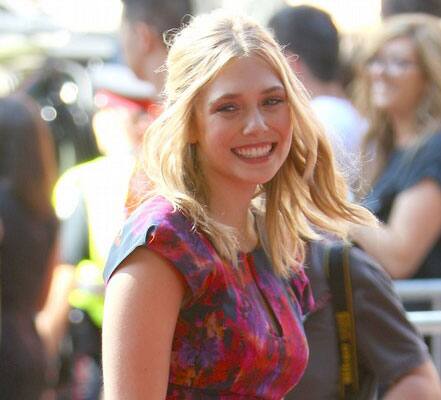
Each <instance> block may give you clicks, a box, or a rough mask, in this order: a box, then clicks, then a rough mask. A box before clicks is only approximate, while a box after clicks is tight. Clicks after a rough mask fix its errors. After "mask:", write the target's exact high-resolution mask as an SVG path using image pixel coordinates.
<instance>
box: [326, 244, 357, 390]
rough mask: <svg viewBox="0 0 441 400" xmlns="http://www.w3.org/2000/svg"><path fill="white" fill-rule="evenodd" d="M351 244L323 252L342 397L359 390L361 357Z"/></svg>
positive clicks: (340, 245)
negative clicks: (357, 331) (356, 329)
mask: <svg viewBox="0 0 441 400" xmlns="http://www.w3.org/2000/svg"><path fill="white" fill-rule="evenodd" d="M350 248H351V245H349V244H346V243H343V242H341V243H333V244H332V245H330V246H328V247H327V249H326V251H325V255H324V265H325V271H326V274H327V276H328V280H329V287H330V289H331V295H332V305H333V308H334V316H335V323H336V326H337V335H338V344H339V354H340V399H348V398H350V397H351V396H354V395H356V394H357V393H358V391H359V389H360V387H359V379H358V378H359V377H358V359H357V341H356V334H355V320H354V310H353V307H352V306H353V303H352V282H351V271H350V263H349V250H350Z"/></svg>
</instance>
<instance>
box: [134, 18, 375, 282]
mask: <svg viewBox="0 0 441 400" xmlns="http://www.w3.org/2000/svg"><path fill="white" fill-rule="evenodd" d="M251 55H253V56H257V57H261V58H262V59H263V60H264V61H266V62H267V63H268V65H269V66H270V67H271V68H272V69H273V70H274V71H275V73H277V75H278V76H279V78H280V79H281V81H282V83H283V85H284V87H285V90H286V93H287V98H288V103H289V105H290V112H291V118H292V126H293V131H292V133H293V140H292V145H291V149H290V151H289V154H288V157H287V159H286V161H285V162H284V164H283V165H282V167H281V168H280V170H279V171H278V172H277V174H276V175H275V176H274V177H273V178H272V179H271V180H270V181H269V182H267V183H265V184H264V185H261V186H260V187H259V188H258V191H257V193H256V197H255V199H254V201H253V203H254V207H256V208H258V209H260V211H261V212H262V213H263V215H264V221H265V230H266V234H267V235H266V236H267V238H268V242H267V243H268V246H267V248H266V250H267V252H268V253H269V256H270V257H271V259H272V262H273V266H274V269H275V271H276V272H277V273H279V274H280V275H282V276H287V275H288V274H289V273H290V272H292V270H293V269H294V270H295V269H297V268H298V263H299V262H300V261H301V260H302V259H303V256H304V253H305V241H306V240H308V239H313V238H317V234H316V228H318V229H320V230H325V231H328V232H332V233H334V234H337V235H338V236H340V237H345V236H346V234H347V223H348V222H349V221H352V222H357V223H372V222H373V221H374V218H373V217H372V215H371V214H370V213H369V212H368V211H367V210H365V209H364V208H362V207H360V206H357V205H355V204H351V203H350V202H348V201H347V198H346V196H347V189H346V185H345V183H344V179H343V178H342V176H341V175H340V174H339V173H338V172H337V171H336V168H335V166H334V158H333V155H332V151H331V148H330V145H329V143H328V141H327V139H326V138H325V136H324V134H323V132H322V130H321V128H320V126H319V125H318V123H316V121H315V119H314V117H313V115H312V112H311V111H310V108H309V105H308V98H307V96H306V94H305V90H304V88H303V87H302V86H301V85H300V84H299V82H298V80H297V79H296V78H295V76H294V75H293V73H292V71H291V68H290V67H289V65H288V63H287V61H286V59H285V57H284V55H283V53H282V52H281V49H280V47H279V45H278V44H277V43H276V41H275V40H274V39H273V37H272V36H271V35H270V34H269V32H268V31H266V30H265V29H264V28H263V27H262V26H260V25H259V24H258V23H256V22H255V21H253V20H252V19H249V18H246V17H241V16H235V15H230V14H228V13H226V12H224V11H219V10H218V11H214V12H212V13H210V14H205V15H200V16H198V17H195V18H194V19H193V20H192V21H191V22H190V24H189V25H188V26H186V27H185V28H184V29H183V30H181V31H180V32H179V33H177V34H176V35H175V36H174V38H173V40H172V44H171V47H170V51H169V55H168V58H167V62H166V68H167V72H168V76H167V80H166V85H165V98H166V102H165V105H164V111H163V113H162V114H161V115H160V116H159V117H158V119H157V120H156V121H155V122H154V123H153V124H152V125H151V126H150V127H149V129H148V130H147V133H146V135H145V143H144V152H143V153H144V163H143V166H144V169H145V173H146V174H147V177H148V179H149V181H150V182H151V190H150V191H149V193H147V198H149V197H152V196H156V195H162V196H164V197H165V198H167V199H168V200H169V201H170V202H171V203H172V204H173V205H174V206H175V207H176V208H177V209H179V210H181V211H182V212H184V213H185V214H186V215H187V216H188V217H189V218H191V219H192V221H193V222H194V226H195V229H198V230H199V231H202V232H203V233H204V234H205V235H206V236H207V237H208V238H209V239H210V241H211V242H212V243H213V245H214V246H215V248H216V249H217V251H218V252H219V254H220V255H221V256H222V257H223V258H225V259H228V260H230V261H232V262H233V264H235V263H236V262H237V251H238V245H237V240H236V236H235V234H234V232H233V231H232V229H231V228H228V227H226V226H225V225H222V224H220V223H218V222H217V221H215V220H214V219H212V218H211V217H210V215H209V209H208V207H209V204H208V196H209V188H208V187H207V186H206V183H205V180H204V177H203V173H202V172H201V171H200V170H199V169H198V156H197V153H198V149H197V144H196V145H191V144H190V142H191V138H192V137H194V132H195V131H194V130H195V129H196V123H195V104H196V100H197V96H198V94H199V93H200V92H201V90H202V88H204V87H205V85H207V84H208V83H209V82H211V81H212V80H213V79H215V78H216V76H217V74H218V73H219V72H220V71H221V70H222V68H224V67H225V66H226V65H227V64H228V63H229V62H230V61H231V60H234V59H236V58H238V57H249V56H251Z"/></svg>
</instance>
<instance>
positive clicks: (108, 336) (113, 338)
mask: <svg viewBox="0 0 441 400" xmlns="http://www.w3.org/2000/svg"><path fill="white" fill-rule="evenodd" d="M185 289H186V286H185V283H184V279H183V277H182V276H181V275H180V274H179V272H178V271H177V270H176V268H174V267H173V266H172V265H171V264H170V263H168V262H167V261H165V260H164V259H163V258H161V257H160V256H158V255H157V254H155V253H154V252H152V251H150V250H147V249H145V248H138V249H136V250H135V251H134V252H133V253H132V254H131V255H130V256H129V257H128V258H127V259H126V260H125V261H124V262H123V263H122V264H121V266H120V267H119V268H118V269H117V270H116V272H115V273H114V274H113V275H112V278H111V279H110V281H109V283H108V286H107V289H106V297H105V305H104V323H103V374H104V395H105V398H106V400H120V399H125V400H138V399H139V400H142V399H146V398H149V399H151V400H156V399H158V400H159V399H161V400H163V399H165V397H166V394H167V385H168V377H169V369H170V356H171V347H172V341H173V334H174V330H175V326H176V321H177V318H178V314H179V310H180V307H181V303H182V300H183V297H184V293H185Z"/></svg>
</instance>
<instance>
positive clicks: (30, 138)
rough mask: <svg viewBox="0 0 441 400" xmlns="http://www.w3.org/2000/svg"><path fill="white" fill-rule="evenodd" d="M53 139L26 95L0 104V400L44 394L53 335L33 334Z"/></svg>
mask: <svg viewBox="0 0 441 400" xmlns="http://www.w3.org/2000/svg"><path fill="white" fill-rule="evenodd" d="M56 173H57V167H56V161H55V153H54V147H53V143H52V136H51V134H50V132H49V129H48V126H47V125H46V123H45V122H44V121H43V120H42V119H41V117H40V111H39V108H38V106H37V105H36V104H35V103H34V102H33V101H32V100H31V99H30V98H29V97H27V96H25V95H24V94H15V95H11V96H10V97H5V98H2V99H0V221H1V225H2V231H3V238H2V241H1V245H0V259H1V342H0V355H1V356H0V397H1V398H2V400H17V399H20V400H27V399H29V400H36V399H38V400H40V399H43V398H46V397H44V396H46V395H48V387H49V372H50V369H49V364H50V360H49V357H48V355H49V353H50V351H49V349H48V348H49V347H51V345H48V343H50V342H51V338H50V337H47V335H50V334H51V332H47V331H44V332H41V334H40V332H38V329H37V326H36V324H35V317H36V315H37V312H38V311H39V310H41V309H42V308H43V306H44V304H45V302H46V300H47V296H48V293H49V287H50V282H51V279H52V274H53V270H54V267H55V265H56V260H57V226H58V223H57V219H56V216H55V213H54V211H53V208H52V205H51V194H52V187H53V184H54V182H55V179H56Z"/></svg>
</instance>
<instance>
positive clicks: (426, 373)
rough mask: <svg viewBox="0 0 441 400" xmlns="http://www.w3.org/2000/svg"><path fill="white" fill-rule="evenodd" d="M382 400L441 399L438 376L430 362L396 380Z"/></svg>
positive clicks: (440, 385) (440, 386)
mask: <svg viewBox="0 0 441 400" xmlns="http://www.w3.org/2000/svg"><path fill="white" fill-rule="evenodd" d="M383 399H384V400H413V399H424V400H436V399H441V384H440V380H439V375H438V372H437V370H436V368H435V367H434V365H433V363H432V362H431V361H426V362H425V363H424V364H422V365H420V366H419V367H417V368H414V369H413V370H412V371H410V372H409V373H408V374H406V375H405V376H403V377H402V378H401V379H400V380H398V381H397V382H396V383H395V384H393V385H392V387H391V388H390V389H389V390H388V391H387V393H386V394H385V396H384V398H383Z"/></svg>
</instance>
